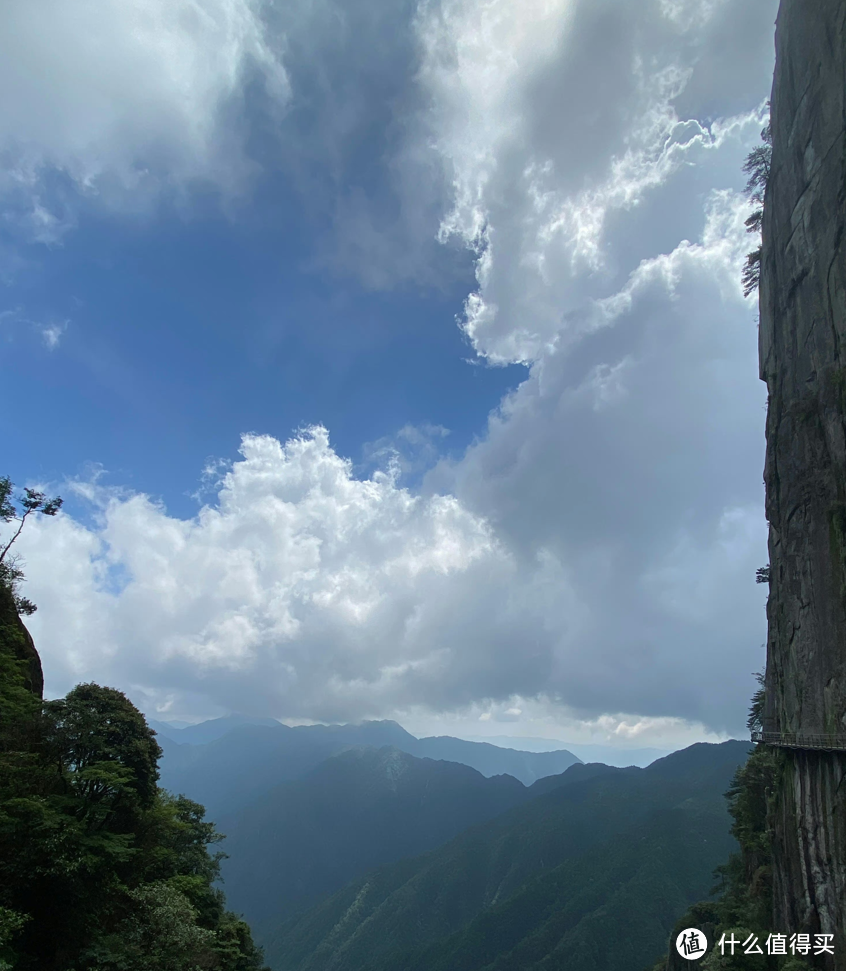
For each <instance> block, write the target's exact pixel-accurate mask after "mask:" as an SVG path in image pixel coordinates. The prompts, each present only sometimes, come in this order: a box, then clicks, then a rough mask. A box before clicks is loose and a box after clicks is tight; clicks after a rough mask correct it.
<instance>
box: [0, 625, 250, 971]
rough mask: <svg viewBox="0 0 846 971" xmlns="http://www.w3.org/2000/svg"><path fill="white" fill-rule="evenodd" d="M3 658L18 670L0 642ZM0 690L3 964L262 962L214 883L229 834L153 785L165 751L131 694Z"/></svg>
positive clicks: (147, 968)
mask: <svg viewBox="0 0 846 971" xmlns="http://www.w3.org/2000/svg"><path fill="white" fill-rule="evenodd" d="M0 663H5V664H6V670H9V671H11V673H13V674H14V669H13V666H12V667H10V665H9V662H8V660H6V661H5V662H4V654H3V652H2V641H0ZM13 680H14V679H13ZM12 688H14V685H13V686H12ZM0 694H2V696H3V699H4V700H5V699H11V700H12V702H13V705H12V711H11V713H9V711H8V710H7V709H5V708H4V717H3V722H2V732H0V767H2V769H3V771H2V773H0V971H2V969H3V968H4V967H5V968H9V969H12V968H13V969H15V971H200V969H218V971H260V969H261V968H262V967H263V962H262V956H261V952H260V951H259V950H258V949H257V948H256V947H255V945H254V944H253V942H252V938H251V935H250V931H249V928H248V927H247V926H246V924H244V922H243V921H241V920H239V919H238V918H237V917H235V916H234V915H233V914H230V913H228V912H227V911H226V908H225V903H224V899H223V894H222V893H221V891H220V890H218V889H217V888H216V887H215V886H214V881H215V879H216V878H217V876H218V873H219V859H220V855H221V854H218V853H213V852H210V849H209V848H210V847H214V845H215V844H216V843H218V842H219V841H220V840H221V839H222V836H221V835H220V834H219V833H217V832H216V831H215V828H214V826H213V824H211V823H208V822H206V821H205V819H204V810H203V807H202V806H199V805H198V804H197V803H194V802H191V800H189V799H185V798H183V797H181V796H180V797H174V796H171V795H170V794H168V793H166V792H164V791H163V790H161V789H158V788H157V786H156V780H157V778H158V769H157V765H156V762H157V759H158V757H159V755H160V749H159V747H158V744H157V743H156V740H155V737H154V733H153V732H152V731H151V730H150V729H149V727H148V726H147V724H146V721H145V720H144V717H143V716H142V715H141V713H140V712H139V711H138V710H137V709H136V708H135V707H134V706H133V705H132V703H131V702H130V701H129V700H128V699H127V698H126V696H125V695H123V694H122V693H121V692H119V691H116V690H114V689H112V688H102V687H100V686H98V685H95V684H84V685H79V686H78V687H77V688H75V689H74V690H73V691H71V692H70V693H69V694H68V695H67V697H66V698H63V699H61V700H59V701H52V702H48V703H46V704H44V705H43V706H42V705H41V704H40V702H39V700H38V699H37V698H36V697H35V696H33V695H32V694H31V693H30V694H29V702H28V703H27V700H26V697H25V695H26V692H23V693H21V689H20V679H19V684H18V690H17V692H16V691H15V690H12V689H10V687H9V686H8V684H6V683H5V682H0Z"/></svg>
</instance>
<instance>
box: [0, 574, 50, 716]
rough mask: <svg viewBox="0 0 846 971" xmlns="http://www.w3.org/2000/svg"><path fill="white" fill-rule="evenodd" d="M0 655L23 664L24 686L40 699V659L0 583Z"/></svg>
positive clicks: (41, 694) (42, 689)
mask: <svg viewBox="0 0 846 971" xmlns="http://www.w3.org/2000/svg"><path fill="white" fill-rule="evenodd" d="M0 653H2V654H3V655H5V656H6V657H7V658H9V659H11V660H14V661H18V662H23V676H24V686H25V687H26V688H28V689H29V690H30V691H32V692H33V693H34V694H35V695H37V696H38V697H39V698H41V697H42V696H43V694H44V675H43V673H42V671H41V658H40V657H39V656H38V651H37V650H36V649H35V644H34V643H33V640H32V637H31V636H30V633H29V631H28V630H27V629H26V627H25V626H24V623H23V621H22V620H21V618H20V617H19V616H18V611H17V609H16V607H15V601H14V599H13V597H12V592H11V590H9V589H8V588H7V587H6V586H5V584H3V583H0Z"/></svg>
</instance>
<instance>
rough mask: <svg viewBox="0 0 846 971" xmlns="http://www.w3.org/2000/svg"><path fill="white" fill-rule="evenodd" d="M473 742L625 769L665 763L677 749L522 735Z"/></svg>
mask: <svg viewBox="0 0 846 971" xmlns="http://www.w3.org/2000/svg"><path fill="white" fill-rule="evenodd" d="M470 741H473V742H490V744H491V745H498V746H500V747H501V748H516V749H520V750H521V751H524V752H554V751H557V750H559V749H566V750H567V751H568V752H572V753H573V755H575V756H577V757H578V758H579V759H581V760H582V762H604V763H605V765H616V766H620V767H621V768H622V767H625V766H628V765H639V766H641V767H645V766H647V765H649V764H650V763H652V762H654V761H655V760H656V759H663V758H664V756H666V755H670V753H671V752H674V751H675V749H670V748H624V747H622V746H620V745H597V744H595V743H593V742H585V743H582V742H562V741H560V740H559V739H554V738H533V737H530V736H529V737H527V736H522V735H485V736H482V735H476V736H471V737H470Z"/></svg>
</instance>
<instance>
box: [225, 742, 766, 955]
mask: <svg viewBox="0 0 846 971" xmlns="http://www.w3.org/2000/svg"><path fill="white" fill-rule="evenodd" d="M749 747H750V746H749V743H747V742H736V741H731V742H725V743H723V744H722V745H707V744H700V745H694V746H691V747H690V748H688V749H685V750H683V751H681V752H677V753H674V754H673V755H671V756H669V757H667V758H665V759H662V760H660V761H658V762H656V763H654V764H653V765H651V766H650V767H648V768H646V769H641V768H611V767H608V766H601V765H581V764H577V765H574V766H572V767H571V768H569V769H568V770H567V771H565V772H564V773H563V775H561V776H558V777H555V778H548V779H543V780H542V781H541V782H539V783H537V784H536V786H534V787H532V790H529V791H528V793H529V798H528V800H523V801H522V802H521V803H520V804H519V805H517V806H516V807H514V808H512V809H510V810H507V811H505V812H504V813H501V814H500V815H498V816H496V817H495V818H494V819H492V820H490V821H489V822H487V823H482V824H477V825H475V826H472V827H470V828H469V829H467V830H465V831H464V832H462V833H460V834H459V835H457V836H456V837H455V838H454V839H452V840H451V841H449V842H447V843H446V844H444V845H443V846H441V847H439V848H437V849H434V850H432V851H431V852H429V853H425V854H423V855H422V856H418V857H416V858H412V859H401V860H398V861H397V862H395V863H393V864H391V865H388V866H384V867H382V868H381V869H376V870H373V871H371V872H369V873H368V874H366V875H364V876H362V877H360V878H359V879H357V880H354V881H353V882H352V883H350V884H349V885H348V886H346V887H344V888H343V889H341V890H340V891H338V892H337V893H335V894H334V895H332V896H330V897H328V898H327V899H325V900H323V901H321V902H319V903H317V904H316V905H315V906H314V907H313V908H312V909H310V910H309V911H307V912H306V913H304V914H300V915H297V916H295V917H292V918H289V919H288V920H282V921H280V920H278V919H277V918H273V917H268V916H267V915H266V913H267V912H266V910H265V909H263V908H262V907H261V906H259V907H257V909H256V911H255V915H253V914H251V912H250V909H247V908H245V914H246V916H247V917H248V918H251V917H253V916H255V919H256V926H257V930H258V936H259V938H260V939H261V940H262V942H263V943H264V945H265V947H266V953H267V958H268V961H269V963H270V964H271V966H272V967H273V968H274V969H275V971H541V969H543V971H553V969H562V971H563V969H567V971H595V969H600V968H601V969H603V971H632V969H638V968H643V967H646V966H647V965H648V964H649V963H650V962H653V961H654V960H655V956H656V955H657V954H660V952H661V951H662V950H663V949H664V948H665V947H666V942H667V935H668V934H669V932H670V930H671V928H672V927H673V924H674V922H675V920H676V919H677V918H678V916H679V915H680V914H681V913H683V912H684V910H685V909H686V907H688V906H689V905H690V904H691V903H693V902H695V901H696V900H699V899H702V898H703V897H705V896H707V894H708V892H709V890H710V888H711V885H712V883H713V877H712V874H713V870H714V869H715V867H716V866H718V865H719V864H721V863H724V862H725V860H726V857H727V856H728V854H729V853H730V852H731V851H732V849H733V848H734V841H733V839H732V838H731V836H730V834H729V820H728V815H727V812H726V807H725V800H724V798H723V793H724V792H725V790H726V788H727V787H728V785H729V783H730V780H731V778H732V775H733V774H734V772H735V770H736V769H737V767H738V766H739V765H741V764H742V763H743V762H744V761H745V760H746V757H747V755H748V752H749ZM442 797H443V796H442ZM395 825H396V826H397V827H400V826H401V822H400V820H399V819H397V821H396V822H395ZM374 832H375V831H374ZM279 838H280V839H282V840H284V839H285V836H284V830H280V837H279ZM376 838H377V840H378V836H377V837H376ZM237 897H238V895H237V894H236V895H233V898H232V899H233V900H234V899H237ZM242 899H243V900H246V898H242ZM251 906H252V905H251Z"/></svg>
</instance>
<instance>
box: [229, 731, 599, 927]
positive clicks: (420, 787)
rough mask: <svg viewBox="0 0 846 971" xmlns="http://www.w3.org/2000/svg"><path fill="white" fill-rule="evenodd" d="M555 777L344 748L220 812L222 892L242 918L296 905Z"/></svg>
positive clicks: (557, 780) (498, 809)
mask: <svg viewBox="0 0 846 971" xmlns="http://www.w3.org/2000/svg"><path fill="white" fill-rule="evenodd" d="M580 768H581V767H580ZM563 778H564V776H552V777H550V779H549V780H543V781H542V782H539V783H536V786H537V787H538V788H537V789H536V788H535V787H532V788H527V787H525V786H524V785H523V784H522V783H520V782H518V781H517V780H516V779H514V778H512V777H511V776H508V775H500V776H494V777H492V778H485V777H484V776H483V775H481V774H480V773H479V772H477V771H476V770H475V769H471V768H469V767H468V766H466V765H460V764H458V763H456V762H444V761H434V760H432V759H417V758H415V757H414V756H412V755H408V754H407V753H405V752H400V751H399V749H396V748H392V747H385V748H381V749H373V748H358V749H351V750H348V751H346V752H344V753H342V754H340V755H337V756H334V757H332V758H330V759H328V760H327V761H325V762H323V763H322V764H321V765H319V766H318V767H317V768H316V769H315V770H314V771H313V772H311V773H310V774H309V775H308V776H306V777H305V778H303V779H298V780H296V781H292V782H286V783H281V784H280V785H278V786H276V787H275V788H274V789H272V790H271V791H270V792H268V793H265V795H264V796H262V797H261V798H260V799H258V800H257V801H256V802H255V803H252V804H251V805H250V806H247V807H245V808H243V809H241V810H240V811H238V812H235V813H233V814H231V815H229V816H225V817H223V818H222V819H221V820H220V826H221V829H222V830H223V832H225V833H226V834H227V840H226V852H227V853H228V854H229V859H228V860H227V861H225V863H224V866H223V874H224V878H225V880H226V891H227V895H228V898H229V900H230V903H231V904H232V906H234V907H235V908H236V909H237V910H239V911H242V912H243V913H244V914H245V915H246V916H247V917H248V919H249V920H251V921H257V920H260V919H266V918H268V917H274V918H276V919H278V918H279V917H281V916H283V915H287V914H288V913H291V912H292V911H293V910H303V909H306V908H307V907H309V906H311V904H313V903H314V902H315V900H316V899H317V898H318V897H319V896H320V895H322V894H325V893H327V892H334V891H335V890H338V889H340V888H341V887H343V886H344V885H345V884H346V883H347V882H349V881H350V880H351V879H353V878H355V877H358V876H361V875H363V874H364V873H366V872H367V871H368V870H372V869H373V868H375V867H377V866H381V865H383V864H387V863H393V862H395V861H397V860H400V859H403V858H405V857H410V856H416V855H417V854H420V853H423V852H424V851H427V850H430V849H434V848H435V847H438V846H441V845H442V844H443V843H446V842H447V841H448V840H450V839H452V837H454V836H456V835H457V834H458V833H460V832H461V831H462V830H465V829H467V828H468V827H469V826H471V825H473V824H475V823H479V822H484V821H487V820H489V819H492V818H493V817H495V816H497V815H499V814H500V813H502V812H504V811H505V810H507V809H511V808H512V807H514V806H516V805H518V804H520V803H524V802H526V801H528V800H529V799H531V798H533V797H534V795H535V793H536V792H540V791H544V790H545V789H547V788H550V787H553V786H555V785H560V784H562V782H561V780H563Z"/></svg>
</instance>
